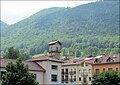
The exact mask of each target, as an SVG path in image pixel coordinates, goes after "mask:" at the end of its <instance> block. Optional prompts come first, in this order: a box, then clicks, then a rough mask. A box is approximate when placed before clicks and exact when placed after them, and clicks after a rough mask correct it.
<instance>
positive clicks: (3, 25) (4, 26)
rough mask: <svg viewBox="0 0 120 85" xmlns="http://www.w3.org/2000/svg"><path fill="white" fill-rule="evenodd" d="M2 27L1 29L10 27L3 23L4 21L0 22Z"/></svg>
mask: <svg viewBox="0 0 120 85" xmlns="http://www.w3.org/2000/svg"><path fill="white" fill-rule="evenodd" d="M0 26H1V28H6V27H8V26H9V25H8V24H6V23H4V22H2V21H1V20H0Z"/></svg>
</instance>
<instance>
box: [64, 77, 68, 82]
mask: <svg viewBox="0 0 120 85" xmlns="http://www.w3.org/2000/svg"><path fill="white" fill-rule="evenodd" d="M65 83H68V75H67V76H65Z"/></svg>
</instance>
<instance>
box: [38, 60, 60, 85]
mask: <svg viewBox="0 0 120 85" xmlns="http://www.w3.org/2000/svg"><path fill="white" fill-rule="evenodd" d="M37 63H38V64H39V65H41V66H42V67H43V68H44V69H45V70H46V72H45V74H44V84H59V83H61V63H59V62H53V61H42V62H37ZM51 65H57V66H58V69H57V70H53V69H51ZM51 74H57V78H58V79H57V80H58V81H57V82H51Z"/></svg>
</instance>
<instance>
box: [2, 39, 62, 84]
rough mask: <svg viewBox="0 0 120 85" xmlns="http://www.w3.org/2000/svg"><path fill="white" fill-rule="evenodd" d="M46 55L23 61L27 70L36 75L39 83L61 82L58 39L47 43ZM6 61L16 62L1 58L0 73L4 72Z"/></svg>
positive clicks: (59, 44)
mask: <svg viewBox="0 0 120 85" xmlns="http://www.w3.org/2000/svg"><path fill="white" fill-rule="evenodd" d="M48 45H49V50H48V56H40V57H37V58H33V59H29V60H26V61H23V63H24V64H25V65H28V68H29V72H31V73H34V74H35V75H36V80H37V81H38V82H39V84H60V83H61V64H62V61H61V60H60V46H61V45H62V44H61V43H60V42H59V41H54V42H50V43H48ZM8 62H13V63H16V61H15V60H13V59H1V60H0V63H1V64H0V69H1V73H4V72H5V66H6V65H7V64H8Z"/></svg>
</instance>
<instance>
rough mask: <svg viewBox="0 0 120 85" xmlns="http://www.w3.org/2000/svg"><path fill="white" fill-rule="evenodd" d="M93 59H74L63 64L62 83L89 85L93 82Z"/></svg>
mask: <svg viewBox="0 0 120 85" xmlns="http://www.w3.org/2000/svg"><path fill="white" fill-rule="evenodd" d="M92 61H93V58H92V59H87V60H86V59H76V60H75V59H72V60H68V61H67V62H65V63H63V64H62V70H61V71H62V80H61V82H62V83H68V84H81V85H88V84H91V81H92V65H91V63H92Z"/></svg>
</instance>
